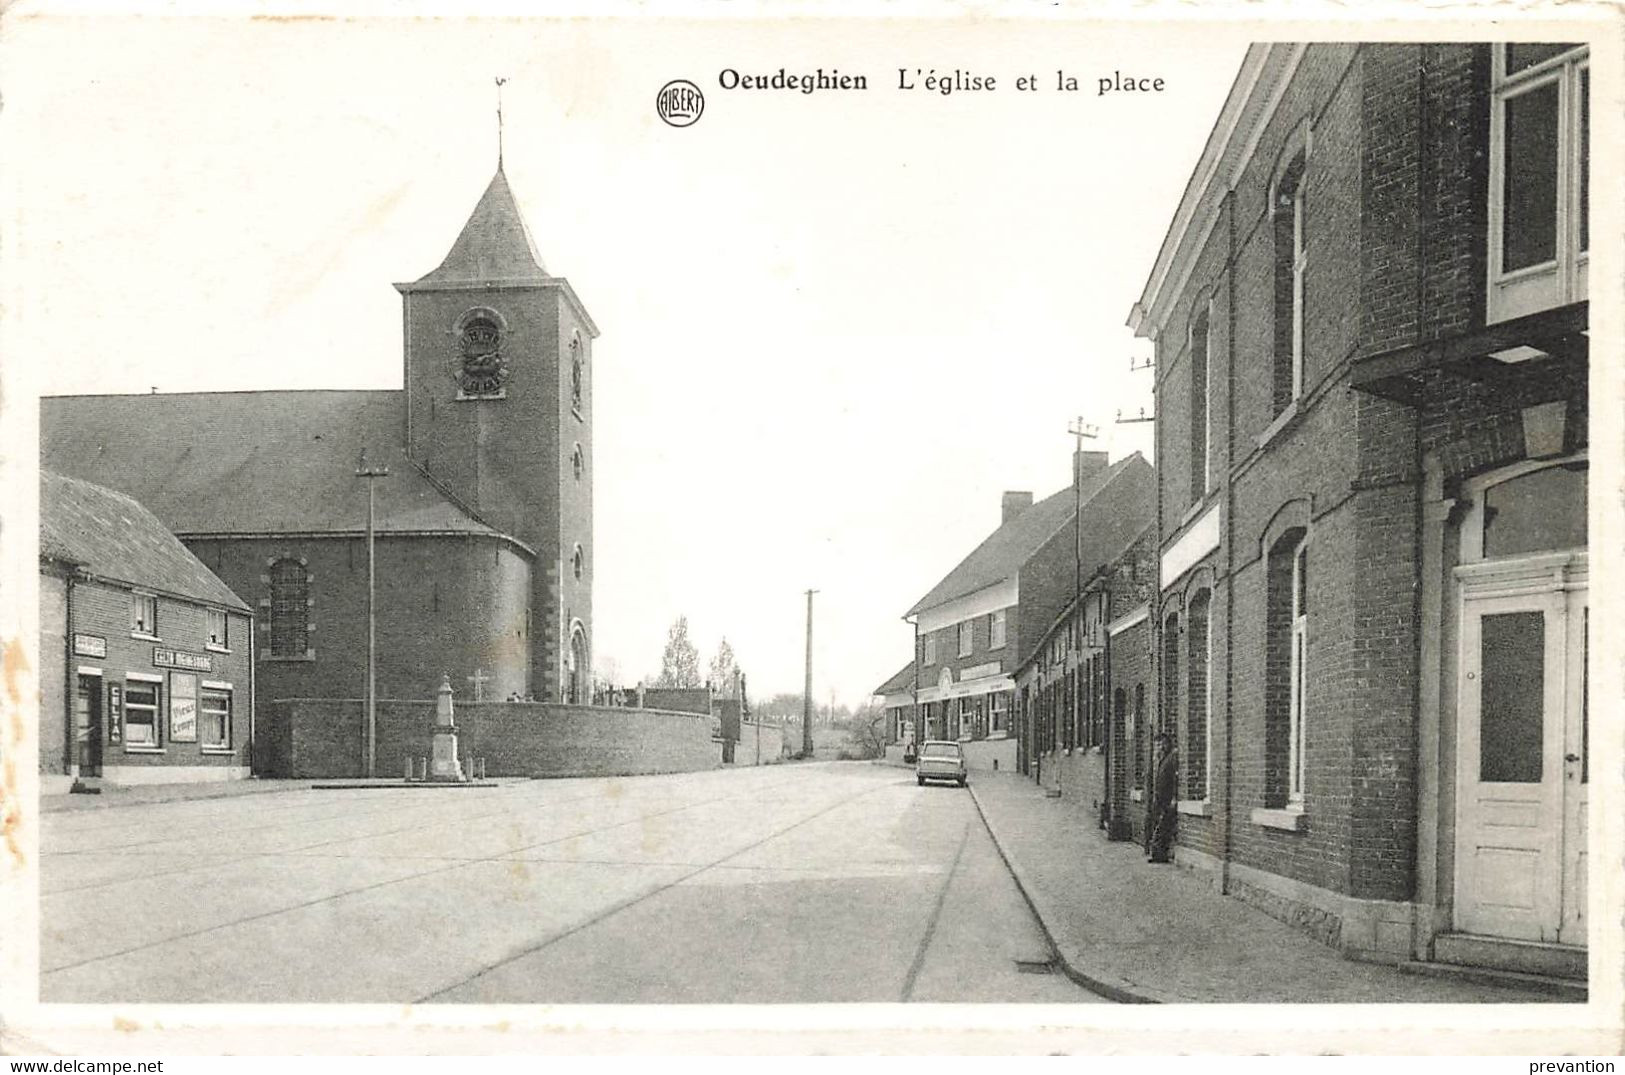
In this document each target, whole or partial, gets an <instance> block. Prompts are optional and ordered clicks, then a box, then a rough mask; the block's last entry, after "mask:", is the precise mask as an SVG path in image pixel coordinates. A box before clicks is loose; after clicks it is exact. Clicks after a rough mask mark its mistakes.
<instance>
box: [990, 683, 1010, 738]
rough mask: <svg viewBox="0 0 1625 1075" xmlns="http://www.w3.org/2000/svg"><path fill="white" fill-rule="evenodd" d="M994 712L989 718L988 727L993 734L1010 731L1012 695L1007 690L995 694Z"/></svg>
mask: <svg viewBox="0 0 1625 1075" xmlns="http://www.w3.org/2000/svg"><path fill="white" fill-rule="evenodd" d="M992 706H993V708H992V712H991V715H990V716H989V718H988V727H989V730H990V731H991V732H992V733H993V734H995V735H996V734H998V733H999V732H1004V731H1008V730H1009V728H1010V695H1009V693H1008V692H1006V691H999V692H998V693H997V694H995V695H993V701H992Z"/></svg>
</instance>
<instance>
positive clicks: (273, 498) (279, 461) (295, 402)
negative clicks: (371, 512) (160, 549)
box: [40, 391, 497, 535]
mask: <svg viewBox="0 0 1625 1075" xmlns="http://www.w3.org/2000/svg"><path fill="white" fill-rule="evenodd" d="M404 407H405V394H404V393H403V392H400V391H354V392H352V391H304V392H196V393H181V394H156V395H146V396H54V397H46V398H44V399H42V400H41V402H40V411H41V413H40V462H41V465H42V466H45V467H49V468H50V469H52V470H55V471H57V472H59V473H63V474H69V475H73V476H75V477H78V478H83V479H85V480H87V481H93V482H96V483H98V484H101V485H105V486H107V487H108V488H110V489H116V490H118V491H120V492H123V493H126V494H128V495H130V496H132V497H134V498H136V499H137V500H139V501H140V502H141V503H143V504H145V505H146V506H147V507H148V508H149V509H151V511H152V513H153V514H154V515H156V516H157V517H158V518H159V519H160V520H161V521H162V522H163V524H164V526H166V527H167V528H168V529H169V530H171V531H173V532H174V533H176V534H187V535H191V534H286V533H330V532H331V533H343V532H355V531H359V530H363V529H365V527H366V524H367V490H366V485H365V483H364V482H363V481H362V480H361V479H359V478H357V477H356V476H355V468H356V463H357V461H358V459H359V458H360V455H361V451H362V449H363V448H365V449H366V452H367V462H368V464H369V465H378V464H386V465H388V467H389V477H387V478H383V479H379V480H378V481H376V482H375V483H374V485H375V492H376V497H377V504H376V507H375V512H376V519H377V522H376V526H377V529H378V530H379V531H381V532H392V531H395V532H398V531H416V532H424V531H429V532H449V533H467V534H492V535H494V534H496V533H497V531H496V530H494V529H492V528H491V527H489V526H487V525H486V524H485V523H483V522H480V521H479V520H478V519H476V518H475V517H474V516H472V515H471V514H469V512H467V511H466V510H464V509H463V508H462V507H460V506H459V505H458V504H457V503H456V502H455V501H454V500H453V499H452V498H451V497H449V496H447V495H446V494H444V493H442V492H441V491H440V490H438V489H437V488H436V487H435V485H434V484H433V483H432V482H430V481H429V479H428V478H427V477H425V476H424V474H423V472H422V471H420V470H418V469H417V467H416V466H415V465H414V464H413V463H412V462H411V461H409V460H408V459H407V458H406V453H405V452H404V450H403V449H402V447H401V442H402V434H403V430H404V428H405V417H404Z"/></svg>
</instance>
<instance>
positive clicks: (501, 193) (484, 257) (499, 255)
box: [417, 164, 550, 284]
mask: <svg viewBox="0 0 1625 1075" xmlns="http://www.w3.org/2000/svg"><path fill="white" fill-rule="evenodd" d="M547 279H550V277H549V276H548V275H547V269H546V268H544V267H543V266H542V256H541V255H540V254H538V253H537V252H536V240H534V239H533V238H531V235H530V229H529V228H528V227H526V226H525V218H524V216H523V215H521V214H520V212H519V203H518V202H516V201H514V197H513V191H512V190H511V189H509V187H508V177H507V175H506V174H504V173H503V171H502V165H500V164H498V165H497V174H496V175H494V176H492V177H491V184H490V186H488V187H486V188H485V193H484V194H483V195H481V197H480V201H479V204H478V205H476V206H474V212H473V213H471V214H469V217H468V222H467V223H466V224H464V225H463V230H462V232H461V233H459V234H458V236H457V241H456V242H454V243H452V244H451V250H450V251H449V252H447V254H446V260H444V261H442V262H441V263H440V267H439V268H437V269H435V270H434V271H433V272H431V273H429V274H428V275H427V276H424V277H422V278H421V279H419V280H418V281H417V282H418V283H420V284H447V283H475V282H480V281H490V280H530V281H538V282H539V281H543V280H547Z"/></svg>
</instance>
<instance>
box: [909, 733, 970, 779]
mask: <svg viewBox="0 0 1625 1075" xmlns="http://www.w3.org/2000/svg"><path fill="white" fill-rule="evenodd" d="M927 780H951V781H953V782H954V783H955V784H958V785H959V786H960V787H964V786H965V785H966V784H967V783H968V782H969V781H970V776H969V774H968V773H967V772H966V771H965V752H964V750H963V749H961V748H960V746H959V744H958V743H954V742H950V741H948V740H941V739H932V740H927V741H926V742H925V743H924V744H922V745H921V746H920V760H919V761H918V762H917V763H916V764H915V766H914V782H915V783H916V784H920V785H924V784H925V782H926V781H927Z"/></svg>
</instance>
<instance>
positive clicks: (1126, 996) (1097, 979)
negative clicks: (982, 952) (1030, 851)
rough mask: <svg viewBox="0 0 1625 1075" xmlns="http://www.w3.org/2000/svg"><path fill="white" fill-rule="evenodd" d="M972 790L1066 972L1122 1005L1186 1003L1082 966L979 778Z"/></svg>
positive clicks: (996, 844)
mask: <svg viewBox="0 0 1625 1075" xmlns="http://www.w3.org/2000/svg"><path fill="white" fill-rule="evenodd" d="M969 789H970V795H971V800H972V801H973V802H975V803H976V812H977V813H978V814H980V815H981V817H982V824H983V825H984V826H986V828H987V832H988V835H989V836H991V837H992V838H993V846H994V847H996V848H997V849H998V851H999V858H1001V859H1003V860H1004V865H1005V868H1006V869H1008V870H1009V871H1010V876H1011V877H1013V878H1015V881H1016V888H1017V889H1018V890H1020V892H1021V898H1022V899H1024V900H1026V901H1027V906H1028V907H1029V908H1031V909H1032V912H1033V917H1034V918H1036V919H1038V928H1039V929H1041V930H1043V931H1044V939H1045V940H1047V941H1048V942H1049V946H1050V950H1051V951H1053V952H1054V953H1055V959H1056V962H1057V963H1059V964H1060V967H1061V971H1062V973H1064V974H1065V975H1066V976H1067V977H1068V978H1070V979H1072V981H1074V982H1076V983H1077V984H1078V985H1081V986H1082V987H1083V988H1085V989H1087V990H1089V991H1090V992H1091V993H1098V994H1100V995H1101V996H1103V997H1105V998H1106V999H1107V1000H1113V1001H1116V1002H1117V1003H1119V1004H1178V1003H1182V999H1181V998H1179V997H1174V996H1168V995H1166V994H1159V993H1153V992H1151V991H1148V990H1145V989H1144V987H1143V986H1134V983H1132V982H1127V981H1125V980H1123V979H1121V978H1118V977H1116V976H1115V975H1105V974H1102V973H1100V972H1095V973H1091V972H1090V971H1088V970H1086V969H1084V967H1083V966H1082V962H1083V953H1082V952H1078V951H1068V948H1067V946H1064V945H1062V943H1061V942H1060V940H1059V939H1058V938H1057V937H1056V935H1055V930H1054V929H1053V928H1051V926H1050V922H1051V921H1054V920H1057V919H1056V916H1055V913H1054V911H1053V910H1052V909H1049V899H1048V897H1046V896H1045V895H1044V893H1043V892H1042V890H1040V889H1039V888H1038V887H1037V886H1036V885H1034V884H1033V883H1032V882H1031V879H1030V878H1028V877H1027V875H1026V873H1025V872H1024V871H1023V870H1022V868H1021V867H1020V866H1019V865H1018V864H1017V863H1016V861H1015V860H1014V859H1013V858H1011V857H1010V854H1009V852H1008V851H1006V850H1005V846H1004V841H1003V840H1002V839H1000V837H999V830H998V827H997V826H995V825H994V824H993V819H992V818H990V817H988V814H987V810H986V809H985V808H984V807H983V806H982V798H981V796H980V795H978V794H976V782H975V781H971V783H970V784H969ZM1131 987H1132V988H1131Z"/></svg>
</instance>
